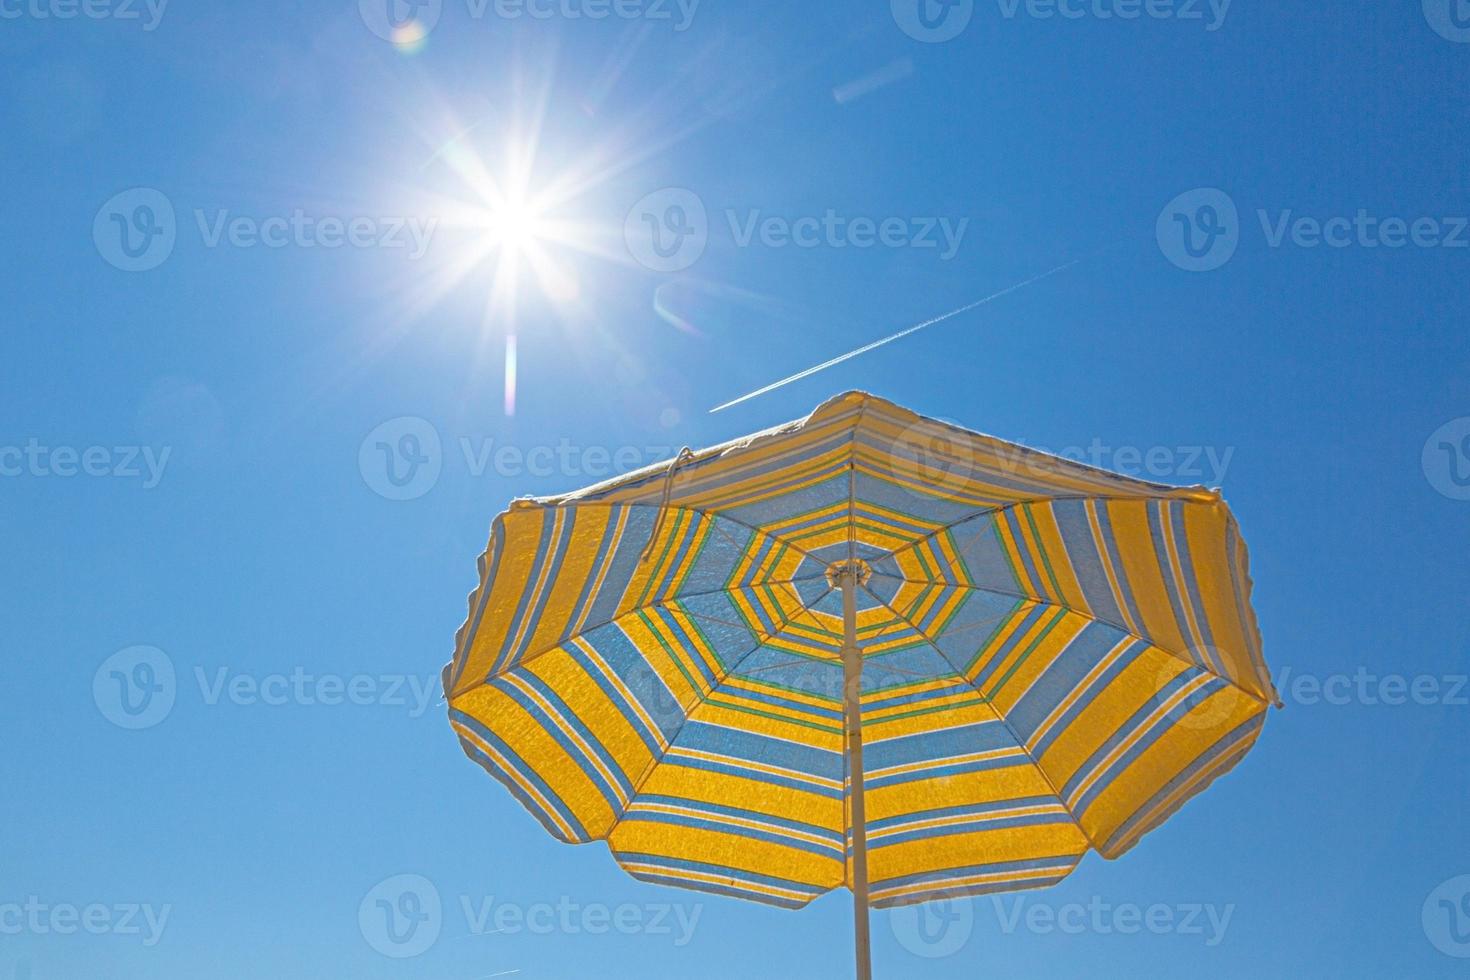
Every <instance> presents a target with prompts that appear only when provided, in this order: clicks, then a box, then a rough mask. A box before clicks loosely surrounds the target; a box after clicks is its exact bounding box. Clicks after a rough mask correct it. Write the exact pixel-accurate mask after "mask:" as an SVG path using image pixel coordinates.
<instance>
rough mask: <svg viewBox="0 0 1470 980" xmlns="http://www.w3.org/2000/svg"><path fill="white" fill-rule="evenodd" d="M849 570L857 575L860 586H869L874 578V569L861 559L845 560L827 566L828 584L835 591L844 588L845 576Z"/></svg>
mask: <svg viewBox="0 0 1470 980" xmlns="http://www.w3.org/2000/svg"><path fill="white" fill-rule="evenodd" d="M849 569H851V570H852V571H853V572H854V573H856V576H855V577H856V579H857V584H858V585H867V584H868V580H869V579H870V578H872V577H873V569H872V567H871V566H870V565H869V564H868V563H867V562H865V561H863V560H862V559H861V558H850V559H849V558H844V559H843V560H842V561H834V562H833V563H832V564H830V565H828V566H827V584H828V585H830V586H832V588H834V589H840V588H842V578H843V575H844V574H846V572H847V571H848V570H849Z"/></svg>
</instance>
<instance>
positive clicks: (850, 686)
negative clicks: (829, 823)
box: [842, 566, 873, 980]
mask: <svg viewBox="0 0 1470 980" xmlns="http://www.w3.org/2000/svg"><path fill="white" fill-rule="evenodd" d="M856 593H857V569H856V568H855V567H852V566H849V567H848V568H847V569H846V570H845V571H844V572H843V573H842V629H843V642H842V679H843V684H842V690H843V712H842V713H843V718H844V721H845V722H846V724H845V725H844V727H845V728H846V730H847V772H848V781H849V783H850V785H851V791H850V792H851V802H852V807H851V824H852V915H853V932H854V946H855V948H856V949H855V951H856V954H857V977H858V980H872V977H873V963H872V953H871V951H870V949H869V945H868V821H867V808H866V806H865V805H864V800H863V789H864V787H863V716H862V701H861V697H860V696H861V694H862V675H863V652H862V651H861V650H859V649H858V644H857V596H856Z"/></svg>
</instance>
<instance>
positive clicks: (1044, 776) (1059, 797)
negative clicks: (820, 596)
mask: <svg viewBox="0 0 1470 980" xmlns="http://www.w3.org/2000/svg"><path fill="white" fill-rule="evenodd" d="M862 588H863V590H864V591H865V592H867V593H868V594H869V595H871V596H873V598H874V599H877V600H878V602H879V603H880V604H881V605H883V606H885V607H887V609H888V611H889V612H891V613H893V614H894V615H895V616H898V617H899V618H900V619H903V620H904V621H905V622H907V623H908V624H909V626H911V627H913V630H914V632H915V633H917V634H919V635H920V636H922V637H923V638H924V641H925V642H926V643H928V644H929V645H930V646H931V647H933V648H934V652H935V653H937V654H939V658H940V659H941V660H943V661H944V662H945V663H946V664H948V665H949V666H950V669H952V670H953V671H954V672H955V676H956V677H958V678H959V679H960V680H962V681H964V682H965V683H966V684H968V685H969V686H970V688H971V689H972V690H973V691H974V692H975V693H976V694H978V695H979V696H980V701H981V703H982V704H984V705H985V706H986V707H987V708H989V709H990V711H991V713H992V714H993V715H995V719H996V720H997V721H999V722H1000V723H1001V724H1002V725H1003V726H1005V730H1006V731H1007V732H1008V733H1010V736H1011V738H1012V739H1013V740H1014V741H1015V743H1016V748H1018V749H1020V750H1021V752H1022V754H1024V755H1025V756H1026V758H1027V759H1028V760H1029V761H1030V762H1031V767H1032V768H1033V769H1035V770H1036V772H1037V774H1038V775H1039V776H1041V778H1042V780H1043V781H1044V782H1045V783H1046V786H1047V789H1049V790H1051V793H1052V795H1053V796H1055V797H1056V800H1057V802H1058V803H1059V804H1061V807H1062V809H1063V810H1066V811H1067V816H1069V817H1071V818H1072V823H1073V824H1074V825H1075V826H1076V827H1077V831H1078V833H1080V834H1081V835H1082V838H1083V839H1084V840H1086V841H1087V843H1088V845H1090V846H1091V847H1092V849H1093V850H1099V848H1098V846H1097V842H1096V841H1094V840H1093V839H1092V837H1091V836H1090V835H1089V834H1088V833H1087V829H1086V828H1085V827H1083V826H1082V821H1080V820H1078V819H1077V814H1075V813H1073V812H1072V808H1071V807H1070V806H1068V805H1067V801H1066V800H1065V799H1063V798H1062V794H1061V792H1060V791H1059V790H1058V789H1057V788H1056V785H1055V784H1054V783H1052V781H1051V777H1050V776H1048V775H1047V774H1046V770H1045V769H1042V768H1041V763H1040V762H1038V761H1037V759H1036V756H1034V755H1032V754H1031V750H1030V749H1028V748H1027V747H1026V743H1025V742H1024V741H1023V740H1022V738H1021V736H1020V735H1019V734H1018V733H1017V732H1016V730H1015V729H1014V728H1012V727H1011V723H1010V722H1009V721H1007V720H1006V717H1005V715H1003V714H1001V713H1000V709H999V708H997V707H995V705H994V704H992V703H991V701H990V699H989V698H987V697H986V696H985V692H984V691H982V690H980V687H979V685H978V684H976V683H975V682H974V681H973V680H971V679H970V678H969V677H968V676H967V675H966V674H965V672H964V671H962V670H960V669H959V668H958V667H956V666H955V664H954V661H952V660H950V659H949V656H948V654H946V653H945V652H944V651H943V650H941V649H940V647H939V644H938V643H936V642H935V641H934V639H933V638H932V637H930V636H929V634H928V633H925V632H924V631H923V630H922V629H920V628H919V627H918V626H917V625H916V624H915V623H913V622H912V621H911V620H909V619H908V618H907V617H906V616H903V615H902V614H900V613H899V611H898V610H897V609H894V608H893V607H892V606H890V605H888V603H886V602H884V601H883V599H882V598H881V597H880V596H878V595H875V594H874V593H873V591H872V590H871V589H869V588H868V587H867V586H862ZM1099 853H1101V852H1100V850H1099Z"/></svg>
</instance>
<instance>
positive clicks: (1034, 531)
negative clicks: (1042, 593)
mask: <svg viewBox="0 0 1470 980" xmlns="http://www.w3.org/2000/svg"><path fill="white" fill-rule="evenodd" d="M1023 510H1024V511H1025V513H1026V523H1027V524H1029V525H1031V536H1032V537H1034V538H1035V539H1036V550H1037V551H1038V552H1039V553H1040V554H1041V565H1042V567H1043V568H1045V569H1046V577H1047V578H1049V579H1051V588H1052V593H1051V594H1052V595H1053V596H1054V597H1056V598H1057V599H1058V600H1061V599H1063V598H1065V597H1064V596H1063V595H1062V584H1061V583H1060V582H1058V581H1057V573H1056V572H1055V571H1053V570H1052V567H1051V559H1050V558H1049V557H1047V554H1046V545H1044V544H1042V543H1041V531H1040V530H1039V529H1038V528H1037V527H1036V516H1035V514H1034V513H1033V508H1031V507H1025V508H1023Z"/></svg>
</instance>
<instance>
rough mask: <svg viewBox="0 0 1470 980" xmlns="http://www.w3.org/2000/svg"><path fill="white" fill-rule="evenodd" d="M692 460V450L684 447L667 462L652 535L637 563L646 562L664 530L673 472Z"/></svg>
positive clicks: (671, 489) (671, 490) (672, 490)
mask: <svg viewBox="0 0 1470 980" xmlns="http://www.w3.org/2000/svg"><path fill="white" fill-rule="evenodd" d="M692 458H694V450H692V449H690V448H689V447H688V446H685V447H684V448H683V449H681V450H679V455H677V456H675V457H674V458H673V459H671V460H670V461H669V469H668V471H667V472H666V473H664V492H663V495H662V496H661V498H660V499H659V503H658V517H657V518H655V519H654V522H653V533H652V534H650V535H649V536H648V544H646V545H644V546H643V554H642V555H640V556H639V558H638V561H639V562H645V561H648V556H649V555H650V554H651V553H652V552H653V544H654V542H655V541H657V540H658V536H659V534H660V532H662V531H663V529H664V515H665V514H667V513H668V512H669V497H670V496H671V495H672V494H673V492H674V471H675V470H677V469H678V468H679V465H680V464H681V463H683V462H684V461H685V460H687V459H692Z"/></svg>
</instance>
